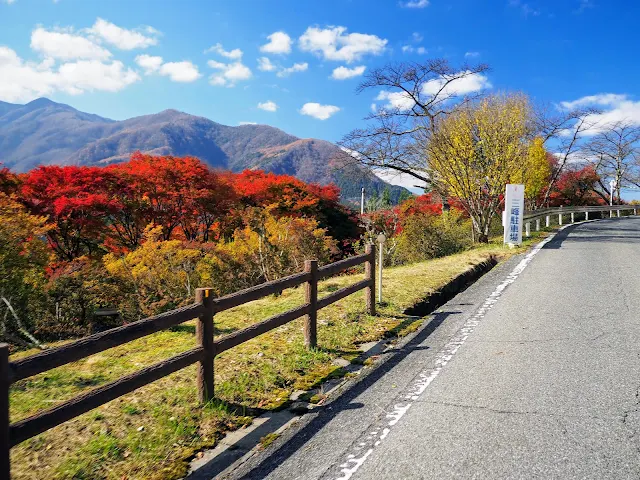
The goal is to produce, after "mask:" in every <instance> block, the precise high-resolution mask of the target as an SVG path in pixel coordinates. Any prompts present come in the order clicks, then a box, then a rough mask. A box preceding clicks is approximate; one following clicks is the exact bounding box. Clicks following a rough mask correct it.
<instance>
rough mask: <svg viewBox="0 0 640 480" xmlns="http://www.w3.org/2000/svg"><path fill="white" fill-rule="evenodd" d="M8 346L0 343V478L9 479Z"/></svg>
mask: <svg viewBox="0 0 640 480" xmlns="http://www.w3.org/2000/svg"><path fill="white" fill-rule="evenodd" d="M10 384H11V382H10V381H9V345H8V344H6V343H0V417H1V419H0V435H1V437H0V456H2V458H1V459H0V478H6V479H7V480H9V479H10V478H11V460H10V451H11V447H10V442H9V425H10V422H9V385H10Z"/></svg>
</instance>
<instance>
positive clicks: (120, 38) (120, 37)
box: [87, 17, 160, 50]
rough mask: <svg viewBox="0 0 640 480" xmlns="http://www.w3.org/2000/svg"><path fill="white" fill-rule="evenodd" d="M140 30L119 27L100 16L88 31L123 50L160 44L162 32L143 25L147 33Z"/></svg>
mask: <svg viewBox="0 0 640 480" xmlns="http://www.w3.org/2000/svg"><path fill="white" fill-rule="evenodd" d="M139 30H140V29H138V30H127V29H126V28H122V27H119V26H117V25H115V24H113V23H111V22H108V21H106V20H103V19H102V18H99V17H98V19H97V20H96V23H94V24H93V27H91V28H89V29H88V30H87V32H88V33H90V34H91V35H94V36H96V37H98V38H100V39H102V40H104V41H105V42H107V43H109V44H111V45H114V46H116V47H118V48H119V49H121V50H133V49H135V48H147V47H150V46H152V45H157V44H158V36H159V34H160V32H158V31H157V30H156V29H154V28H152V27H143V30H144V32H145V33H147V35H145V34H143V33H141V32H140V31H139Z"/></svg>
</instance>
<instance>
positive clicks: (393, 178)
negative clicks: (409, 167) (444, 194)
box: [374, 169, 424, 194]
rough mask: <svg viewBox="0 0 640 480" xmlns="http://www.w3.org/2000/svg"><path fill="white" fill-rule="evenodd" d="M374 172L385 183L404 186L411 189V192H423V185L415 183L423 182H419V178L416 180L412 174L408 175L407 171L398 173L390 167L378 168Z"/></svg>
mask: <svg viewBox="0 0 640 480" xmlns="http://www.w3.org/2000/svg"><path fill="white" fill-rule="evenodd" d="M374 173H375V175H376V176H377V177H378V178H380V179H382V180H384V181H385V182H387V183H390V184H391V185H398V186H400V187H404V188H406V189H408V190H411V191H412V192H413V193H417V194H421V193H424V187H419V186H418V185H416V184H418V183H423V182H420V180H418V179H417V178H416V177H414V176H413V175H409V174H408V173H400V172H397V171H395V170H390V169H389V170H380V171H376V172H374ZM416 173H417V172H416Z"/></svg>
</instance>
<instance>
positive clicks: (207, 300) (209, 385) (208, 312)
mask: <svg viewBox="0 0 640 480" xmlns="http://www.w3.org/2000/svg"><path fill="white" fill-rule="evenodd" d="M196 303H202V304H203V305H204V308H205V311H204V312H203V313H202V314H201V315H200V316H199V317H198V323H197V324H196V338H197V340H198V344H199V345H200V346H201V347H202V349H203V350H204V355H203V358H202V360H200V363H199V365H198V394H199V396H200V402H202V403H207V402H208V401H210V400H212V399H213V359H214V357H215V351H214V345H213V289H211V288H198V289H196Z"/></svg>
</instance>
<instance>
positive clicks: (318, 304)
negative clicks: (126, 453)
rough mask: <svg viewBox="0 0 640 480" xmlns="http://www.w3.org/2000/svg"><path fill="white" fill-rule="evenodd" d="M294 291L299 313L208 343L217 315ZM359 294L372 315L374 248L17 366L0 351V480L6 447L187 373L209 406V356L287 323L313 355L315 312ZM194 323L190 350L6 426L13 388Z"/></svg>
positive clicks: (203, 291)
mask: <svg viewBox="0 0 640 480" xmlns="http://www.w3.org/2000/svg"><path fill="white" fill-rule="evenodd" d="M362 264H364V266H365V278H364V280H361V281H359V282H357V283H354V284H352V285H349V286H347V287H344V288H341V289H339V290H337V291H335V292H332V293H331V294H329V295H327V296H326V297H324V298H321V299H318V282H319V280H321V279H324V278H328V277H331V276H333V275H336V274H338V273H340V272H342V271H344V270H348V269H350V268H353V267H356V266H358V265H362ZM300 285H304V286H305V303H304V304H303V305H301V306H299V307H296V308H294V309H292V310H289V311H286V312H283V313H280V314H278V315H274V316H273V317H271V318H268V319H266V320H263V321H261V322H258V323H255V324H253V325H250V326H248V327H246V328H244V329H242V330H238V331H236V332H233V333H231V334H229V335H225V336H223V337H221V338H218V339H216V340H214V335H213V332H214V323H213V319H214V315H215V314H216V313H218V312H223V311H225V310H228V309H230V308H233V307H237V306H240V305H243V304H245V303H248V302H251V301H253V300H258V299H260V298H264V297H267V296H269V295H272V294H277V293H280V292H282V291H283V290H286V289H287V288H292V287H297V286H300ZM360 290H365V291H366V295H365V299H366V309H367V313H369V314H370V315H375V313H376V310H375V297H374V295H375V248H374V246H373V245H367V246H366V252H365V253H364V254H362V255H356V256H354V257H350V258H347V259H345V260H341V261H339V262H335V263H332V264H329V265H325V266H323V267H320V268H318V262H317V261H316V260H308V261H307V262H306V263H305V271H304V272H301V273H297V274H295V275H291V276H288V277H285V278H281V279H279V280H274V281H271V282H267V283H263V284H261V285H257V286H255V287H251V288H247V289H245V290H242V291H240V292H236V293H232V294H230V295H226V296H224V297H220V298H215V299H214V298H213V290H212V289H210V288H199V289H197V291H196V301H195V303H193V304H192V305H188V306H186V307H181V308H178V309H176V310H172V311H170V312H166V313H162V314H160V315H156V316H153V317H149V318H145V319H143V320H140V321H137V322H133V323H129V324H127V325H123V326H121V327H117V328H113V329H110V330H107V331H104V332H100V333H96V334H94V335H90V336H88V337H85V338H82V339H80V340H77V341H74V342H71V343H68V344H66V345H62V346H60V347H56V348H52V349H49V350H46V351H44V352H41V353H38V354H36V355H32V356H30V357H26V358H23V359H20V360H16V361H9V346H8V345H7V344H0V478H6V479H9V478H10V471H11V468H10V460H9V452H10V449H11V447H13V446H15V445H18V444H19V443H21V442H24V441H25V440H28V439H29V438H32V437H34V436H36V435H38V434H40V433H43V432H45V431H47V430H49V429H50V428H53V427H55V426H57V425H60V424H62V423H64V422H66V421H68V420H71V419H73V418H75V417H77V416H79V415H82V414H83V413H86V412H88V411H90V410H92V409H94V408H96V407H99V406H100V405H103V404H105V403H107V402H110V401H111V400H114V399H116V398H118V397H121V396H122V395H125V394H127V393H130V392H132V391H134V390H136V389H138V388H140V387H142V386H144V385H147V384H149V383H151V382H154V381H156V380H159V379H160V378H163V377H166V376H167V375H170V374H172V373H174V372H177V371H178V370H181V369H183V368H185V367H188V366H189V365H193V364H196V363H197V364H198V377H197V385H198V393H199V398H200V401H201V402H203V403H204V402H208V401H210V400H211V399H213V395H214V359H215V356H216V355H219V354H220V353H222V352H224V351H226V350H229V349H230V348H233V347H235V346H237V345H240V344H242V343H244V342H247V341H249V340H252V339H254V338H256V337H258V336H260V335H262V334H264V333H267V332H269V331H271V330H273V329H275V328H278V327H280V326H282V325H285V324H287V323H289V322H291V321H293V320H296V319H298V318H301V317H304V340H305V345H306V346H307V347H309V348H315V347H316V346H317V312H318V310H320V309H322V308H325V307H327V306H328V305H331V304H332V303H335V302H337V301H338V300H341V299H343V298H345V297H347V296H349V295H352V294H354V293H356V292H358V291H360ZM193 319H197V323H196V339H197V343H198V346H197V347H195V348H193V349H191V350H188V351H186V352H183V353H181V354H179V355H176V356H174V357H172V358H169V359H168V360H164V361H162V362H159V363H156V364H154V365H151V366H149V367H146V368H143V369H142V370H139V371H137V372H134V373H132V374H129V375H126V376H124V377H122V378H120V379H118V380H116V381H114V382H111V383H108V384H106V385H103V386H101V387H98V388H94V389H92V390H89V391H88V392H86V393H83V394H81V395H79V396H77V397H74V398H72V399H70V400H67V401H65V402H63V403H61V404H60V405H57V406H55V407H52V408H50V409H47V410H44V411H41V412H38V413H36V414H35V415H32V416H30V417H28V418H25V419H23V420H20V421H18V422H15V423H13V424H12V423H10V419H9V389H10V386H11V385H12V384H13V383H15V382H18V381H20V380H23V379H25V378H28V377H32V376H34V375H38V374H40V373H44V372H47V371H49V370H52V369H54V368H56V367H60V366H62V365H66V364H69V363H71V362H75V361H78V360H82V359H83V358H86V357H89V356H91V355H94V354H96V353H99V352H102V351H104V350H107V349H109V348H113V347H117V346H120V345H123V344H125V343H128V342H131V341H133V340H136V339H138V338H142V337H144V336H147V335H151V334H153V333H156V332H159V331H161V330H166V329H168V328H170V327H173V326H176V325H179V324H181V323H184V322H186V321H189V320H193Z"/></svg>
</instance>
